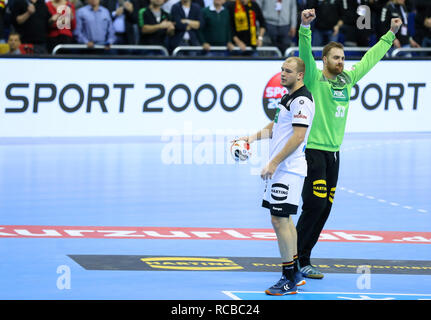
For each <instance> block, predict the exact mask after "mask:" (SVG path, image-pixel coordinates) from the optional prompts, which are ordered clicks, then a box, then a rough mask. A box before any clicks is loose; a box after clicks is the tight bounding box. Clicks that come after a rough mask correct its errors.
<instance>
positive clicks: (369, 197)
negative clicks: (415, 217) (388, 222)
mask: <svg viewBox="0 0 431 320" xmlns="http://www.w3.org/2000/svg"><path fill="white" fill-rule="evenodd" d="M339 189H340V190H343V191H346V192H348V193H350V194H354V195H357V196H358V197H365V198H367V199H370V200H377V201H378V202H380V203H388V204H389V205H391V206H393V207H399V206H402V208H403V209H407V210H412V209H414V208H413V207H411V206H403V205H402V204H399V203H398V202H391V201H388V200H385V199H378V198H376V197H374V196H371V195H366V194H364V193H362V192H357V191H355V190H352V189H348V188H345V187H341V186H340V187H339ZM416 211H418V212H421V213H428V210H425V209H416Z"/></svg>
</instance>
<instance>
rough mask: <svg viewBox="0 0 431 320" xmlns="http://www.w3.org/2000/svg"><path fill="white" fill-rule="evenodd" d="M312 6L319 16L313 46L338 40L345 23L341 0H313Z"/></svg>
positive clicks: (314, 30)
mask: <svg viewBox="0 0 431 320" xmlns="http://www.w3.org/2000/svg"><path fill="white" fill-rule="evenodd" d="M310 6H311V7H310V8H314V9H315V10H316V16H317V17H319V19H316V20H315V24H314V29H313V40H312V43H313V46H316V47H321V46H325V45H326V44H328V43H329V42H331V41H335V42H338V34H339V32H340V27H341V26H342V25H343V20H342V13H343V12H342V10H343V7H342V3H341V0H312V1H311V3H310Z"/></svg>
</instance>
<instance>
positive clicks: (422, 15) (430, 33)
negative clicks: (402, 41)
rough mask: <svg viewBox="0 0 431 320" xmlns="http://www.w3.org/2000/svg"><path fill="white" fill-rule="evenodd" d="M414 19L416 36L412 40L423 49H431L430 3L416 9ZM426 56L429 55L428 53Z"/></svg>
mask: <svg viewBox="0 0 431 320" xmlns="http://www.w3.org/2000/svg"><path fill="white" fill-rule="evenodd" d="M417 9H418V12H417V14H416V17H415V29H416V34H415V36H414V40H415V41H416V42H417V43H418V44H420V45H421V46H422V47H424V48H430V47H431V3H430V4H428V6H425V7H423V8H420V9H419V8H417ZM428 55H430V54H429V53H428Z"/></svg>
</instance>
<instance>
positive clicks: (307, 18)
mask: <svg viewBox="0 0 431 320" xmlns="http://www.w3.org/2000/svg"><path fill="white" fill-rule="evenodd" d="M314 19H316V11H315V10H314V9H306V10H304V11H302V13H301V23H302V24H303V25H305V26H307V25H309V24H310V23H311V21H313V20H314Z"/></svg>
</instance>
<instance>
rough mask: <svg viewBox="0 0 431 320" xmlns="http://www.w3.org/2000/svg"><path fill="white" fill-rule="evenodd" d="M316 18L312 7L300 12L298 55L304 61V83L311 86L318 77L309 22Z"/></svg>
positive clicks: (308, 86)
mask: <svg viewBox="0 0 431 320" xmlns="http://www.w3.org/2000/svg"><path fill="white" fill-rule="evenodd" d="M315 18H316V13H315V10H314V9H307V10H304V11H302V13H301V26H300V27H299V33H298V34H299V41H298V42H299V57H300V58H301V59H302V60H303V61H304V63H305V76H304V83H305V85H306V86H307V88H311V86H312V85H313V82H314V80H315V79H316V78H318V73H319V72H318V69H317V66H316V61H315V60H314V57H313V53H312V51H311V27H310V23H311V22H312V21H313V20H314V19H315Z"/></svg>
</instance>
